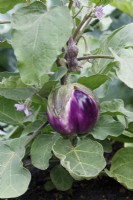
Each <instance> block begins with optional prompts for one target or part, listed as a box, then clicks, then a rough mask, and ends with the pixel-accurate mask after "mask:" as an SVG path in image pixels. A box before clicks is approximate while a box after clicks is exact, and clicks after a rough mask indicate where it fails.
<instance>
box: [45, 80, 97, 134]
mask: <svg viewBox="0 0 133 200" xmlns="http://www.w3.org/2000/svg"><path fill="white" fill-rule="evenodd" d="M98 116H99V105H98V102H97V99H96V98H95V97H94V95H93V93H92V91H91V90H90V89H88V88H87V87H85V86H83V85H81V84H79V83H73V84H67V85H62V86H61V87H59V88H56V89H54V90H53V91H52V92H51V93H50V95H49V97H48V105H47V117H48V121H49V123H50V124H51V126H52V127H53V129H55V130H56V131H57V132H58V133H60V134H62V135H71V134H84V133H87V132H88V131H89V130H91V129H92V128H93V127H94V126H95V124H96V122H97V119H98Z"/></svg>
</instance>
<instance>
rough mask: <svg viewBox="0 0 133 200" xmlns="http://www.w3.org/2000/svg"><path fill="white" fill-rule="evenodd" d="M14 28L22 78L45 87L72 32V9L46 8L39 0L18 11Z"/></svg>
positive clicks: (13, 42) (15, 45) (13, 41)
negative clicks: (48, 9) (48, 76)
mask: <svg viewBox="0 0 133 200" xmlns="http://www.w3.org/2000/svg"><path fill="white" fill-rule="evenodd" d="M22 16H23V17H22ZM33 22H34V23H33ZM20 27H21V28H20ZM13 29H14V30H13V39H12V46H13V48H14V51H15V55H16V57H17V60H18V67H19V70H20V75H21V78H22V81H23V82H24V83H25V84H29V85H37V86H42V85H43V84H44V83H45V82H47V80H48V79H47V74H49V73H50V72H51V69H52V65H53V63H54V62H55V61H56V59H57V55H59V54H60V53H61V48H62V47H63V46H64V45H65V43H66V42H67V40H68V38H69V36H70V34H71V29H72V20H71V17H70V15H69V10H68V9H67V8H66V7H56V8H53V9H52V10H50V11H46V8H45V6H43V5H42V3H41V2H35V3H33V4H31V5H30V6H28V7H25V8H21V9H19V10H18V11H17V12H16V13H15V14H14V16H13ZM25 30H26V31H25ZM51 30H52V31H51ZM22 41H23V42H22ZM27 44H28V45H27Z"/></svg>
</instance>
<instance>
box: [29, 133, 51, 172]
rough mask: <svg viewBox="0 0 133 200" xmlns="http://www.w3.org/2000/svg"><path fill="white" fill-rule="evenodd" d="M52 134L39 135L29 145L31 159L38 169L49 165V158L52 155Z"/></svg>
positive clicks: (43, 168)
mask: <svg viewBox="0 0 133 200" xmlns="http://www.w3.org/2000/svg"><path fill="white" fill-rule="evenodd" d="M52 138H53V135H52V134H43V135H39V136H38V137H37V138H36V139H35V140H34V142H33V144H32V146H31V161H32V164H33V165H34V166H35V167H37V168H38V169H41V170H45V169H47V168H48V166H49V159H50V158H51V156H52V153H51V150H52V145H53V140H52Z"/></svg>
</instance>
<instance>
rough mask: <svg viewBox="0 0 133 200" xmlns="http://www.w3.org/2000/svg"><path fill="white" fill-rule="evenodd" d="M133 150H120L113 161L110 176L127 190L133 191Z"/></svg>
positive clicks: (130, 148)
mask: <svg viewBox="0 0 133 200" xmlns="http://www.w3.org/2000/svg"><path fill="white" fill-rule="evenodd" d="M132 166H133V148H132V147H127V148H123V149H120V150H119V151H118V152H117V153H116V154H115V155H114V157H113V159H112V166H111V169H110V171H109V176H111V177H113V178H114V179H116V180H117V181H118V182H119V183H121V184H122V185H124V186H125V187H126V188H128V189H130V190H132V189H133V168H132Z"/></svg>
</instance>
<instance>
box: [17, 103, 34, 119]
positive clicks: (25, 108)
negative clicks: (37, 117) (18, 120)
mask: <svg viewBox="0 0 133 200" xmlns="http://www.w3.org/2000/svg"><path fill="white" fill-rule="evenodd" d="M14 106H15V108H16V109H17V110H18V111H20V112H24V113H25V115H26V116H27V117H28V116H30V115H31V114H32V112H31V111H29V109H28V105H26V104H22V103H19V104H15V105H14Z"/></svg>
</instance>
